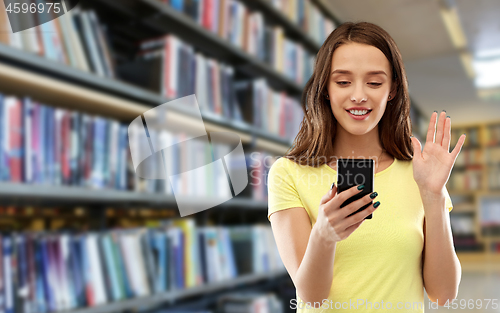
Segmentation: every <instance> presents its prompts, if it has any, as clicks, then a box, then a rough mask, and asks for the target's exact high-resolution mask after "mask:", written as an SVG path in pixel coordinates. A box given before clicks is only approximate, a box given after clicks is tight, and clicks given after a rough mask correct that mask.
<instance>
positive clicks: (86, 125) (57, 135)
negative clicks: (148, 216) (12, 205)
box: [0, 94, 238, 197]
mask: <svg viewBox="0 0 500 313" xmlns="http://www.w3.org/2000/svg"><path fill="white" fill-rule="evenodd" d="M0 125H2V127H0V181H9V182H14V183H32V184H48V185H71V186H81V187H88V188H94V189H103V188H111V189H118V190H133V191H146V192H161V193H166V194H170V195H173V194H174V193H175V194H176V195H196V196H207V197H208V196H215V197H217V196H221V197H225V196H227V194H224V195H221V194H220V193H221V192H226V193H227V188H219V183H225V184H226V185H227V181H226V182H224V181H221V180H224V179H226V177H225V176H224V177H219V176H220V175H216V173H213V167H208V166H207V167H205V177H204V178H200V177H194V176H193V175H186V176H182V177H179V176H174V177H173V178H172V183H170V180H168V179H149V178H153V177H147V176H144V175H141V177H144V178H146V179H140V178H139V175H136V171H135V169H134V167H133V165H132V160H131V158H132V156H131V150H130V147H132V148H133V149H136V150H137V149H142V148H143V147H144V144H146V145H147V144H148V143H147V142H146V143H141V142H140V140H141V139H144V136H141V134H144V133H145V130H144V128H141V129H138V128H137V127H134V126H135V125H133V124H132V125H131V126H130V127H128V126H127V125H126V124H122V123H120V122H119V121H117V120H113V119H109V118H104V117H100V116H93V115H90V114H86V113H82V112H77V111H71V110H67V109H63V108H56V107H51V106H47V105H44V104H41V103H39V102H37V101H34V100H32V99H31V98H29V97H24V98H18V97H15V96H3V95H1V94H0ZM149 135H150V136H151V138H156V139H157V140H162V141H163V142H162V143H161V144H162V145H164V144H165V142H166V143H167V146H169V145H172V147H173V148H171V149H166V150H163V155H164V158H165V163H164V164H165V165H166V169H167V173H166V175H168V176H171V175H174V174H176V173H177V172H182V171H181V169H188V170H189V169H192V168H196V167H198V166H200V165H201V164H202V165H205V164H209V163H211V162H213V161H215V160H213V153H214V152H215V155H227V154H229V152H230V150H228V149H229V146H228V145H226V144H217V145H209V143H208V142H202V141H197V140H188V141H185V142H184V143H183V144H175V145H174V144H173V143H179V142H182V141H183V140H184V138H185V136H186V134H184V133H171V132H168V131H166V130H163V131H158V134H157V131H156V130H155V129H149ZM157 146H158V145H157ZM147 148H148V149H149V146H147ZM232 159H233V158H231V155H228V156H227V157H226V160H227V162H231V160H232ZM145 164H146V165H145V167H144V171H146V172H147V171H148V170H149V172H154V171H158V170H159V168H152V169H151V168H150V166H159V164H156V163H153V162H146V163H145ZM237 165H238V164H236V165H235V166H237ZM231 168H234V167H233V164H231ZM188 170H186V171H185V172H187V171H188ZM197 173H198V174H200V173H201V172H200V171H198V172H197ZM200 179H205V180H207V181H206V184H205V186H206V188H205V189H199V188H193V186H199V185H200V184H194V183H193V182H194V181H199V180H200ZM215 179H218V180H215Z"/></svg>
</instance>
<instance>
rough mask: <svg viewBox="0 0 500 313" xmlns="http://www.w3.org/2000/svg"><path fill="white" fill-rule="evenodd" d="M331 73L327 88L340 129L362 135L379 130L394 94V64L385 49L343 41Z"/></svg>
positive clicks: (333, 58)
mask: <svg viewBox="0 0 500 313" xmlns="http://www.w3.org/2000/svg"><path fill="white" fill-rule="evenodd" d="M330 73H331V76H330V80H329V82H328V87H327V88H328V95H329V97H330V105H331V108H332V112H333V115H334V116H335V118H336V119H337V121H338V124H337V125H338V129H337V131H340V132H342V131H344V130H345V131H347V132H348V133H350V134H352V135H363V134H366V133H369V132H370V131H372V130H374V129H375V130H376V126H377V124H378V122H379V121H380V119H381V118H382V116H383V115H384V111H385V108H386V105H387V101H389V96H391V99H393V98H394V95H395V90H393V91H392V92H391V86H392V80H391V77H392V71H391V65H390V63H389V61H388V60H387V58H386V57H385V55H384V54H383V53H382V51H380V50H379V49H377V48H375V47H373V46H370V45H365V44H360V43H347V44H343V45H341V46H340V47H338V48H337V49H336V50H335V51H334V53H333V57H332V65H331V71H330ZM390 92H391V93H390ZM351 109H357V112H354V111H350V110H351ZM365 109H366V110H365ZM352 113H354V114H352ZM363 113H366V114H364V115H361V116H360V115H356V114H363Z"/></svg>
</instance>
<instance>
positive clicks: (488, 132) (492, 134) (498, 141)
mask: <svg viewBox="0 0 500 313" xmlns="http://www.w3.org/2000/svg"><path fill="white" fill-rule="evenodd" d="M484 143H485V145H486V146H498V145H500V124H497V125H489V126H487V127H485V128H484Z"/></svg>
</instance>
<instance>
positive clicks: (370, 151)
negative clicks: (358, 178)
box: [330, 129, 392, 169]
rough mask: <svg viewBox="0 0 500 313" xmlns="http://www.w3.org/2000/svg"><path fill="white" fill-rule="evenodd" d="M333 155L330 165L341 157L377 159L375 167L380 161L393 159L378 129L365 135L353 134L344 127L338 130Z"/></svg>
mask: <svg viewBox="0 0 500 313" xmlns="http://www.w3.org/2000/svg"><path fill="white" fill-rule="evenodd" d="M332 157H333V159H332V163H330V166H332V165H334V163H336V160H337V159H340V158H344V159H347V158H350V159H353V158H354V159H372V160H374V161H375V169H377V168H378V164H379V163H382V162H384V161H387V160H389V159H390V160H392V158H391V157H390V156H389V155H388V154H387V153H386V152H385V150H384V149H383V148H382V145H381V144H380V140H379V138H378V130H377V129H374V130H373V131H372V132H370V133H368V134H364V135H353V134H351V133H349V132H347V131H345V130H343V129H342V130H340V131H338V132H337V135H336V136H335V142H334V144H333V156H332ZM334 166H335V165H334Z"/></svg>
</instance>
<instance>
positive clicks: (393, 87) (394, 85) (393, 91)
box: [389, 83, 397, 100]
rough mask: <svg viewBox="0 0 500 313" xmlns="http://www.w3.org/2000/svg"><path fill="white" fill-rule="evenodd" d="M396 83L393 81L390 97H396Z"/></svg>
mask: <svg viewBox="0 0 500 313" xmlns="http://www.w3.org/2000/svg"><path fill="white" fill-rule="evenodd" d="M396 91H397V90H396V83H393V84H392V88H391V91H390V92H389V97H390V99H391V100H392V99H394V97H395V96H396Z"/></svg>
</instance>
